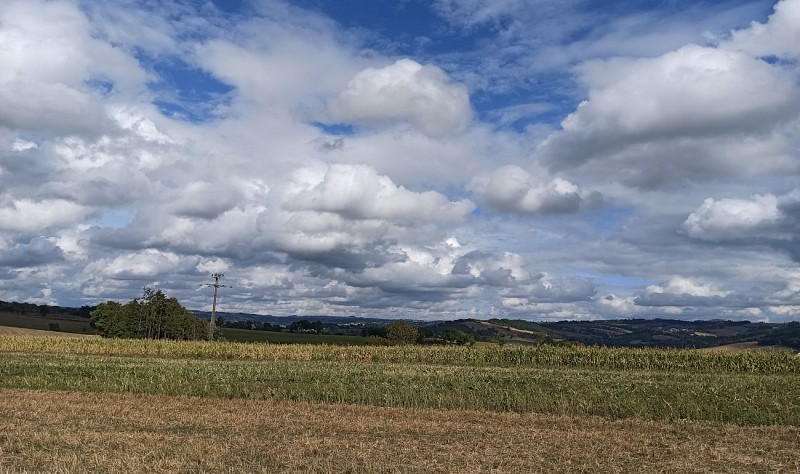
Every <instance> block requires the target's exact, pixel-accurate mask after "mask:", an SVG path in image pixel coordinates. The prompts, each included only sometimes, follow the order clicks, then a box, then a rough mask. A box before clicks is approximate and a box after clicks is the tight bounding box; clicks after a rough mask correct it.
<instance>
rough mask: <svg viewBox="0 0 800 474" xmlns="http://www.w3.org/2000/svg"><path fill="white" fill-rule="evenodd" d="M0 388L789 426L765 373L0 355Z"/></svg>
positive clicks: (784, 394)
mask: <svg viewBox="0 0 800 474" xmlns="http://www.w3.org/2000/svg"><path fill="white" fill-rule="evenodd" d="M0 387H2V388H24V389H40V390H70V391H84V392H133V393H147V394H160V395H190V396H198V397H223V398H247V399H272V400H291V401H305V402H335V403H352V404H362V405H372V406H388V407H405V408H436V409H448V410H452V409H471V410H491V411H500V412H539V413H552V414H563V415H597V416H606V417H611V418H628V417H638V418H643V419H650V420H682V419H690V420H706V421H714V422H723V423H733V424H738V425H796V426H800V397H798V395H797V394H798V393H800V377H797V376H795V375H776V374H754V373H732V372H718V373H710V372H681V371H672V372H668V371H648V370H624V371H623V370H608V369H598V368H568V367H513V368H509V367H491V366H489V367H480V366H453V365H450V366H447V365H426V364H396V363H373V362H371V363H364V362H330V361H292V360H288V361H287V360H273V361H226V360H209V359H205V360H202V359H201V360H197V359H159V358H136V357H115V356H95V355H88V356H87V355H84V356H77V355H68V354H46V355H45V354H14V353H7V354H2V355H0Z"/></svg>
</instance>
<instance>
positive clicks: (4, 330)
mask: <svg viewBox="0 0 800 474" xmlns="http://www.w3.org/2000/svg"><path fill="white" fill-rule="evenodd" d="M0 336H30V337H65V338H75V337H78V338H83V337H88V338H95V339H96V338H98V337H99V336H93V335H90V334H77V333H72V332H57V331H43V330H41V329H27V328H17V327H10V326H0Z"/></svg>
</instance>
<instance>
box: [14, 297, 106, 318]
mask: <svg viewBox="0 0 800 474" xmlns="http://www.w3.org/2000/svg"><path fill="white" fill-rule="evenodd" d="M93 309H94V306H81V307H80V308H63V307H60V306H50V305H45V304H34V303H16V302H13V301H0V313H15V314H30V315H35V314H38V315H41V316H47V315H70V316H80V317H84V318H88V317H89V314H90V313H91V311H92V310H93Z"/></svg>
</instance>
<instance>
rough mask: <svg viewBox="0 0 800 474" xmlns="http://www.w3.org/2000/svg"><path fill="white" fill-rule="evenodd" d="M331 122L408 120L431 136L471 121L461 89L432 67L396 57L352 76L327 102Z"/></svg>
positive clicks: (455, 130)
mask: <svg viewBox="0 0 800 474" xmlns="http://www.w3.org/2000/svg"><path fill="white" fill-rule="evenodd" d="M328 114H329V115H330V118H331V119H332V120H334V121H341V122H347V123H354V124H359V125H368V126H369V125H375V124H378V125H380V124H385V123H389V124H392V123H396V122H408V123H410V124H411V125H412V126H413V127H414V128H416V129H418V130H419V131H421V132H423V133H424V134H426V135H429V136H432V137H440V136H444V135H450V134H454V133H458V132H461V131H463V130H464V129H466V127H467V125H469V123H470V121H471V120H472V107H471V106H470V102H469V94H468V92H467V89H466V87H464V86H462V85H459V84H455V83H453V82H451V81H450V79H449V78H448V77H447V74H446V73H445V72H444V71H442V70H441V69H440V68H438V67H436V66H434V65H430V64H429V65H424V66H423V65H421V64H419V63H418V62H416V61H413V60H411V59H400V60H398V61H397V62H395V63H394V64H391V65H389V66H386V67H384V68H367V69H364V70H363V71H361V72H359V73H358V74H356V76H355V77H354V78H353V79H352V80H351V81H350V82H349V84H348V85H347V89H346V90H344V91H343V92H342V93H341V94H339V96H338V97H337V98H336V99H334V100H332V101H331V102H330V103H329V104H328Z"/></svg>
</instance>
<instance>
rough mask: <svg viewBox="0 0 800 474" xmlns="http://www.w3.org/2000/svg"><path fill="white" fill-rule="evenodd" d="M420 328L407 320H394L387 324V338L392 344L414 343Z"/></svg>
mask: <svg viewBox="0 0 800 474" xmlns="http://www.w3.org/2000/svg"><path fill="white" fill-rule="evenodd" d="M418 337H419V330H418V329H417V328H415V327H414V326H412V325H410V324H408V323H407V322H405V321H393V322H391V323H389V324H387V325H386V339H387V340H389V342H390V343H392V344H399V345H405V344H414V343H416V342H417V338H418Z"/></svg>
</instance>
